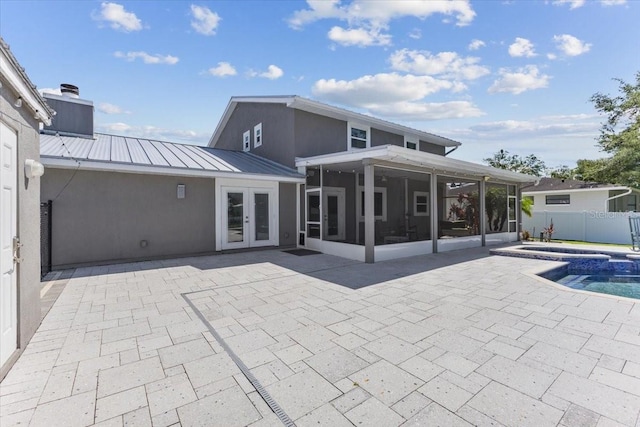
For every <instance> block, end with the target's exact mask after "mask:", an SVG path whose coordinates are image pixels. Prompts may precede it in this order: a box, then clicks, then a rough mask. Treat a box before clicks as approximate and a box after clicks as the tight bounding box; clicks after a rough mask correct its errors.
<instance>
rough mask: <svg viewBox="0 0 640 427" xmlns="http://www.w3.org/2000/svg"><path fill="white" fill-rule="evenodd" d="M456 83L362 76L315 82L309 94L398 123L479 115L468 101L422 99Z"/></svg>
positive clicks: (394, 75) (412, 76)
mask: <svg viewBox="0 0 640 427" xmlns="http://www.w3.org/2000/svg"><path fill="white" fill-rule="evenodd" d="M458 87H459V83H456V82H451V81H448V80H441V79H436V78H433V77H431V76H415V75H400V74H397V73H390V74H376V75H368V76H363V77H360V78H358V79H355V80H350V81H347V80H336V79H322V80H318V81H317V82H316V83H315V84H314V85H313V87H312V92H313V94H314V95H315V96H317V97H318V98H321V99H323V100H325V101H329V102H333V103H336V104H341V105H346V106H351V107H355V108H359V109H366V110H367V111H369V112H370V113H371V114H374V115H377V116H382V117H387V118H390V119H399V120H416V121H424V120H437V119H444V118H459V117H478V116H480V115H482V114H483V112H482V111H481V110H480V109H478V108H477V107H476V106H475V105H473V104H472V103H471V102H468V101H453V102H444V103H428V102H424V101H423V99H424V98H425V97H426V96H428V95H431V94H434V93H436V92H439V91H442V90H451V91H456V90H457V89H458Z"/></svg>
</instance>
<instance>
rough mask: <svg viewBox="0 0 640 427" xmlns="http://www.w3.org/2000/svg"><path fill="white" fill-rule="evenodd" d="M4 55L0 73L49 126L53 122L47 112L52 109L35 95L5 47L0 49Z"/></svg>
mask: <svg viewBox="0 0 640 427" xmlns="http://www.w3.org/2000/svg"><path fill="white" fill-rule="evenodd" d="M0 52H2V55H0V74H2V76H3V77H4V78H5V79H6V80H7V82H8V83H9V85H10V86H11V87H12V88H13V90H14V91H16V92H17V94H16V96H19V97H21V98H22V101H23V102H24V103H26V104H27V105H28V106H29V108H31V110H32V111H33V112H34V113H37V116H38V120H40V121H41V122H43V123H44V124H46V125H47V126H49V125H50V124H51V117H50V116H49V115H48V114H47V112H48V111H49V110H50V108H49V106H47V105H46V104H44V103H43V102H42V101H40V100H39V99H38V97H37V96H36V95H34V93H33V91H32V90H30V88H29V86H28V84H29V83H28V82H25V80H24V78H23V77H22V76H21V75H20V73H19V72H18V71H17V70H16V68H15V67H14V66H13V63H12V61H11V60H10V58H9V57H8V56H7V53H6V52H5V49H4V48H1V49H0Z"/></svg>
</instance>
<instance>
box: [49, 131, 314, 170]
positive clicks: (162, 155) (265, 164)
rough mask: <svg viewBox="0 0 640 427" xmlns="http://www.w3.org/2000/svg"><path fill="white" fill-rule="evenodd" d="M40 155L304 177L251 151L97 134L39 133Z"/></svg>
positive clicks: (145, 165)
mask: <svg viewBox="0 0 640 427" xmlns="http://www.w3.org/2000/svg"><path fill="white" fill-rule="evenodd" d="M40 156H41V157H42V159H43V161H45V162H46V159H48V158H49V159H69V160H77V161H79V162H80V164H82V162H83V161H85V162H100V163H112V164H114V169H116V166H117V165H130V166H140V167H143V168H144V167H161V168H167V169H181V170H196V171H211V172H228V173H245V174H262V175H272V176H283V177H287V178H303V176H302V175H300V174H299V173H298V171H297V170H295V169H293V168H290V167H287V166H284V165H281V164H279V163H276V162H273V161H271V160H268V159H264V158H262V157H259V156H256V155H254V154H252V153H245V152H239V151H229V150H221V149H218V148H209V147H201V146H196V145H185V144H177V143H172V142H163V141H155V140H151V139H143V138H131V137H123V136H117V135H107V134H95V138H81V137H75V136H62V135H49V134H40Z"/></svg>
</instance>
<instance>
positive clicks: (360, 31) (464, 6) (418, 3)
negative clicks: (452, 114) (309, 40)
mask: <svg viewBox="0 0 640 427" xmlns="http://www.w3.org/2000/svg"><path fill="white" fill-rule="evenodd" d="M307 5H308V9H302V10H298V11H295V12H294V13H293V15H292V16H291V17H290V18H289V20H288V22H289V26H290V27H291V28H294V29H301V28H302V27H304V26H305V25H307V24H309V23H311V22H314V21H318V20H322V19H337V20H340V21H345V22H347V23H348V24H349V29H344V28H341V27H337V26H335V27H333V28H332V29H331V31H330V32H329V34H328V36H329V38H330V39H331V40H333V41H335V42H336V43H340V44H342V45H345V46H361V47H362V46H372V45H379V46H386V45H389V44H391V35H390V34H384V33H383V31H386V30H388V24H389V22H390V21H392V20H394V19H399V18H404V17H415V18H418V19H425V18H427V17H429V16H431V15H434V14H443V15H445V16H447V17H451V16H455V17H456V25H458V26H464V25H469V24H470V23H471V21H473V19H474V17H475V15H476V13H475V12H474V11H473V9H472V8H471V5H470V3H469V0H457V1H432V0H394V1H370V0H352V1H351V2H350V3H347V4H344V5H343V4H342V3H341V1H340V0H307Z"/></svg>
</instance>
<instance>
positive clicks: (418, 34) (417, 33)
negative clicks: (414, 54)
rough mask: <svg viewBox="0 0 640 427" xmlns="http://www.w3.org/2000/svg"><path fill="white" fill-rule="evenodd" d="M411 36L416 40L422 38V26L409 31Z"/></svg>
mask: <svg viewBox="0 0 640 427" xmlns="http://www.w3.org/2000/svg"><path fill="white" fill-rule="evenodd" d="M409 37H410V38H412V39H414V40H420V39H421V38H422V31H421V30H420V28H414V29H413V30H411V32H410V33H409Z"/></svg>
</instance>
